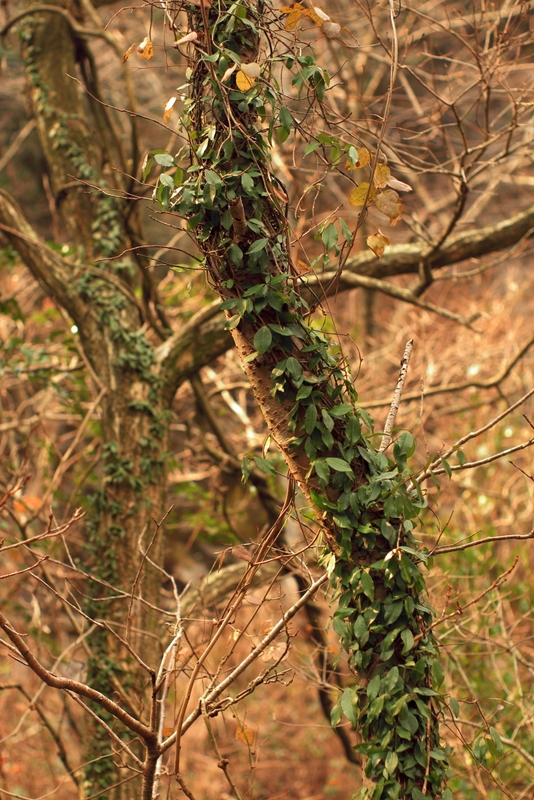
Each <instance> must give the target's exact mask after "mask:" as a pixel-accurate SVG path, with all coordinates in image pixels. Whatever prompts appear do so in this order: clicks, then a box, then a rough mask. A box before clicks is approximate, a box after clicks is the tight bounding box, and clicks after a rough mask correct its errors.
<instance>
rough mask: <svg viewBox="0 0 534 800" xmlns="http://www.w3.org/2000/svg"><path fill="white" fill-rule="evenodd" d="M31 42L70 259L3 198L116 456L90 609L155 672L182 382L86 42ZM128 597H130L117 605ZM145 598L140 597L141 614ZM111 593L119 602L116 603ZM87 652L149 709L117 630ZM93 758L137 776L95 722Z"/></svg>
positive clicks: (34, 25) (27, 45) (47, 14)
mask: <svg viewBox="0 0 534 800" xmlns="http://www.w3.org/2000/svg"><path fill="white" fill-rule="evenodd" d="M20 36H21V39H22V51H23V57H24V65H25V69H26V78H27V86H28V92H29V97H30V99H31V104H32V111H33V115H34V118H35V120H36V122H37V129H38V132H39V137H40V142H41V146H42V150H43V153H44V155H45V158H46V161H47V165H48V173H49V177H50V186H51V190H52V193H53V199H54V203H55V206H56V209H57V211H58V213H59V215H60V218H61V220H62V222H63V224H64V227H65V230H66V232H67V237H68V241H69V243H70V245H71V251H70V252H71V255H69V256H68V257H66V258H61V257H60V256H58V255H57V254H56V253H54V252H53V251H52V250H50V249H49V248H48V247H47V245H46V244H45V243H44V242H43V241H42V240H40V239H38V238H37V236H36V234H35V232H34V231H33V230H32V229H31V227H30V226H29V225H28V224H27V223H26V222H25V220H24V218H23V216H22V212H21V211H20V209H19V208H18V207H17V206H16V204H15V203H13V202H12V201H11V199H10V198H9V196H8V195H7V194H5V193H2V197H1V198H0V221H1V222H2V223H3V225H4V228H3V230H4V232H5V234H6V235H7V237H8V239H9V240H10V241H11V243H12V245H13V247H14V248H15V249H16V250H17V251H18V253H19V255H20V256H21V258H22V260H23V261H24V263H25V264H26V265H27V266H28V268H29V269H30V270H31V271H32V273H33V274H34V276H35V277H36V278H37V279H38V280H39V281H40V282H41V283H42V284H43V285H44V286H45V288H46V289H47V291H48V292H49V293H50V295H51V296H52V297H53V298H55V300H56V301H57V302H58V303H59V304H60V305H61V306H62V307H63V308H64V309H65V310H66V311H67V312H68V314H69V316H70V317H71V319H72V321H73V322H74V324H75V326H76V329H77V334H76V335H77V336H78V337H79V342H80V345H81V349H82V351H83V353H84V355H85V358H86V360H87V362H88V365H89V369H90V371H91V374H92V382H93V385H94V386H95V390H96V392H98V393H99V397H100V407H101V422H100V428H101V430H100V435H101V440H102V455H103V458H102V462H101V465H102V467H101V470H100V485H99V487H98V490H97V491H96V493H95V494H94V495H93V496H92V497H91V498H89V502H88V508H89V515H88V523H87V542H86V554H85V556H84V558H83V559H82V564H83V566H85V567H86V568H87V570H88V571H90V572H91V574H92V575H93V576H94V577H95V578H96V579H97V580H98V581H104V582H105V583H98V582H97V581H95V582H93V584H92V585H90V594H91V595H93V596H94V597H95V598H98V600H93V601H90V602H89V604H88V606H87V608H86V611H87V612H88V613H89V614H90V616H92V617H94V618H95V619H100V620H104V622H105V623H106V624H108V625H110V626H111V627H112V628H113V629H114V630H116V631H117V633H118V634H119V635H120V636H121V637H123V638H125V637H126V638H127V639H128V642H129V644H130V645H131V647H132V649H133V650H134V651H135V652H136V653H138V654H139V656H140V657H141V658H142V659H143V660H144V661H145V662H146V663H147V664H148V665H150V666H151V667H155V666H157V663H158V658H159V653H158V648H154V638H153V637H154V634H155V633H159V631H160V626H159V621H158V619H157V615H155V614H154V612H153V611H152V610H151V609H150V605H149V604H151V605H152V606H154V605H157V604H158V600H159V596H160V586H161V574H160V573H159V572H158V570H157V569H155V568H154V567H152V566H151V564H150V563H149V561H148V560H146V559H144V554H145V553H146V551H147V549H148V547H149V543H150V541H151V538H152V535H153V533H154V519H158V518H159V519H160V518H161V517H162V516H163V514H164V513H165V510H166V507H165V498H166V488H167V476H166V453H167V441H168V423H169V416H170V404H171V402H172V397H173V394H174V386H175V383H174V381H175V374H174V373H169V371H167V373H164V370H163V369H162V364H161V360H160V361H158V359H157V357H156V350H155V348H154V346H153V345H152V344H151V343H150V341H149V339H148V338H147V335H146V332H145V330H144V329H143V328H142V326H143V323H144V322H146V321H147V313H146V306H145V307H144V306H143V303H142V301H141V300H140V299H138V297H139V296H140V295H138V296H136V294H135V287H136V285H137V284H138V283H141V284H143V277H141V278H139V277H138V275H139V270H138V266H139V265H136V263H135V262H133V261H132V260H131V259H130V258H118V256H119V255H120V253H121V252H122V251H123V250H124V249H126V248H127V247H128V246H129V245H131V243H132V242H131V237H130V229H129V225H128V224H127V219H128V214H127V213H126V211H127V208H126V204H125V202H124V201H121V200H117V199H116V198H115V197H113V196H112V195H113V193H114V192H111V193H107V191H108V189H110V188H111V189H113V190H117V189H124V188H125V187H124V186H121V185H120V184H119V183H118V182H117V179H115V178H113V173H112V171H111V165H112V164H113V165H114V166H119V165H120V163H121V156H120V146H119V144H118V140H117V138H116V135H115V133H114V129H113V125H112V121H111V119H110V117H109V116H108V113H107V112H106V110H105V108H104V106H102V105H101V104H99V103H98V102H90V101H88V100H87V97H85V96H84V94H83V91H82V90H81V88H80V86H79V85H78V83H77V82H76V80H74V78H75V77H76V76H77V75H79V74H81V75H82V77H83V78H84V82H85V84H86V85H87V86H88V87H89V88H94V86H93V85H92V84H95V82H96V81H97V77H96V73H94V71H93V70H94V66H93V62H92V58H91V55H90V52H89V50H88V49H87V42H86V40H85V39H84V38H82V37H80V36H78V35H77V34H76V32H75V30H73V26H72V24H71V23H70V22H69V21H68V20H67V18H66V16H65V15H64V14H61V13H56V12H54V11H53V10H46V11H42V12H37V13H35V14H34V15H32V16H28V17H26V18H24V19H23V20H22V22H21V27H20ZM116 174H119V173H118V172H117V173H116ZM90 187H98V188H90ZM102 257H104V258H112V260H111V261H107V262H104V266H102V264H100V265H99V266H96V265H95V263H94V262H95V259H97V258H102ZM149 555H150V560H151V561H152V562H154V563H155V564H162V560H163V540H162V533H161V532H160V533H159V535H158V537H157V538H156V539H155V541H154V542H153V543H152V545H151V547H150V554H149ZM141 567H142V569H140V568H141ZM121 591H122V592H124V593H125V595H124V597H123V599H116V598H117V594H118V592H121ZM132 591H133V592H134V594H135V596H136V598H140V599H139V600H137V599H136V600H135V602H133V604H132V606H131V610H130V611H129V606H130V601H129V594H130V593H131V592H132ZM107 595H109V596H110V597H114V598H115V599H114V600H106V599H105V598H106V596H107ZM143 600H144V601H147V602H146V603H143V602H142V601H143ZM88 644H89V648H90V656H89V660H88V674H87V681H88V683H89V684H90V685H91V686H92V687H93V688H96V689H98V690H99V691H101V692H103V693H104V694H106V695H107V696H110V697H111V696H113V697H116V698H119V702H120V703H121V704H122V705H123V707H125V708H126V709H128V710H131V711H132V712H133V713H134V714H139V713H140V711H141V709H142V708H145V711H144V712H143V713H144V714H145V716H146V715H147V714H148V707H149V704H147V703H146V698H145V699H143V696H144V692H145V689H146V686H147V682H148V675H147V674H146V672H145V671H144V670H142V669H141V668H140V667H139V665H138V664H137V663H136V661H135V660H134V659H133V658H131V657H130V656H129V655H128V653H127V651H126V649H125V648H124V647H122V646H120V645H119V644H118V642H117V640H116V639H115V638H114V637H112V636H110V635H109V634H107V633H106V632H105V631H100V632H96V633H95V635H93V636H92V637H91V638H90V639H89V641H88ZM94 711H95V713H96V712H98V713H100V714H101V716H102V717H103V719H104V721H107V722H110V720H111V717H109V718H106V717H105V714H103V712H101V711H99V710H98V709H97V708H96V707H95V708H94ZM84 761H85V762H86V763H87V764H88V766H87V767H86V770H85V778H84V781H83V786H84V794H85V795H87V796H89V795H94V794H95V793H96V792H99V791H102V790H105V789H106V787H107V786H110V785H112V784H115V783H120V782H121V779H122V778H124V772H121V771H120V770H117V768H116V766H115V765H114V761H115V762H116V761H117V756H115V755H114V754H113V753H112V750H111V747H110V741H109V738H108V736H107V734H106V733H105V731H104V730H103V729H102V727H101V726H99V725H98V724H96V723H95V722H94V721H91V722H90V723H89V726H88V730H87V732H86V749H85V753H84ZM137 784H138V781H136V780H134V781H133V782H131V783H127V784H126V785H124V786H120V787H119V788H118V789H117V790H115V791H114V792H113V793H111V794H113V796H114V797H124V798H131V797H134V796H136V795H137V794H138V793H139V791H138V790H139V786H138V785H137ZM111 794H110V795H109V796H111ZM102 796H104V795H102Z"/></svg>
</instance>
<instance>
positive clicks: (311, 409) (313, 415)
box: [304, 403, 317, 436]
mask: <svg viewBox="0 0 534 800" xmlns="http://www.w3.org/2000/svg"><path fill="white" fill-rule="evenodd" d="M316 422H317V408H316V406H314V405H313V403H312V405H310V406H308V408H307V409H306V413H305V414H304V430H305V431H306V433H307V434H308V436H311V434H312V433H313V431H314V429H315V423H316Z"/></svg>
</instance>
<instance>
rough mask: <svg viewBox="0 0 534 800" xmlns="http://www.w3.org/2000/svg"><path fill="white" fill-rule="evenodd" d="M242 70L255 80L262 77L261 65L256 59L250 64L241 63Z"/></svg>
mask: <svg viewBox="0 0 534 800" xmlns="http://www.w3.org/2000/svg"><path fill="white" fill-rule="evenodd" d="M241 72H244V73H245V75H246V76H247V78H254V80H256V78H259V77H260V74H261V66H260V65H259V64H257V63H256V62H255V61H252V62H251V63H250V64H241Z"/></svg>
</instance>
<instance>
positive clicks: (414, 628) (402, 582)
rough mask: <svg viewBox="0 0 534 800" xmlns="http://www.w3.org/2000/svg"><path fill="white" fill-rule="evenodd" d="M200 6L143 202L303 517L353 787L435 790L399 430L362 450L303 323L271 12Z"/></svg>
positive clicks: (436, 712) (349, 395) (426, 649)
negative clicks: (232, 349) (218, 326)
mask: <svg viewBox="0 0 534 800" xmlns="http://www.w3.org/2000/svg"><path fill="white" fill-rule="evenodd" d="M199 5H200V7H197V6H195V7H194V8H193V7H192V6H187V8H189V9H190V11H189V12H188V20H189V31H190V32H195V33H196V34H197V42H196V43H195V45H193V46H192V47H191V61H190V67H191V77H190V80H189V92H190V94H189V100H188V102H187V109H186V115H184V117H183V126H184V128H185V131H186V132H187V133H188V134H189V138H190V161H191V163H190V167H189V169H188V170H187V171H186V172H185V173H184V172H183V170H181V168H180V167H178V171H177V174H176V176H175V178H174V182H173V181H172V179H170V178H169V177H168V176H163V178H160V179H159V186H158V199H159V201H160V203H161V205H162V206H163V207H164V208H166V209H168V210H172V211H174V212H175V213H177V214H180V215H181V216H183V217H186V218H187V219H188V221H189V227H190V229H191V230H192V231H193V232H194V235H195V238H196V241H197V244H198V247H199V248H200V250H201V251H202V252H203V253H204V255H205V265H206V270H207V274H208V277H209V281H210V283H211V285H212V286H213V287H214V288H215V289H216V291H217V292H218V294H219V296H220V297H221V299H222V300H223V304H222V308H223V309H224V310H225V312H226V316H227V328H228V329H229V330H230V331H231V333H232V336H233V339H234V342H235V345H236V347H237V349H238V352H239V356H240V358H241V363H242V365H243V368H244V370H245V372H246V374H247V376H248V378H249V380H250V384H251V387H252V390H253V392H254V395H255V397H256V400H257V402H258V403H259V405H260V407H261V409H262V411H263V414H264V416H265V420H266V422H267V425H268V428H269V432H270V434H271V436H272V438H273V439H274V441H275V442H276V444H277V445H278V447H279V449H280V451H281V453H282V454H283V456H284V459H285V461H286V463H287V465H288V468H289V472H290V474H291V475H292V477H293V478H294V479H295V481H296V482H297V484H298V486H299V487H300V489H301V491H302V493H303V494H304V496H305V498H306V500H307V501H308V503H309V504H310V505H311V506H312V507H313V508H314V509H315V511H316V514H317V519H318V522H319V524H320V527H321V529H322V532H323V541H324V555H323V563H324V565H325V567H326V569H327V570H328V572H329V574H330V576H331V581H332V587H333V590H334V593H335V600H336V610H335V612H334V623H333V624H334V628H335V630H336V632H337V633H338V634H339V636H340V639H341V642H342V645H343V647H344V649H345V650H346V652H347V654H348V662H349V666H350V668H351V670H352V671H353V674H354V682H353V684H352V685H351V686H349V687H347V689H346V690H345V692H344V693H343V695H342V696H341V697H340V701H339V703H338V705H337V706H336V708H335V710H334V719H333V723H334V724H336V723H339V722H340V720H341V716H342V713H343V714H344V715H345V716H346V717H347V718H348V719H349V720H350V721H351V722H352V723H353V725H354V726H355V727H356V728H358V730H359V731H360V734H361V737H362V739H363V743H362V744H361V745H359V746H358V749H359V750H360V752H362V753H363V754H364V755H365V756H366V775H367V778H368V781H369V782H368V784H367V785H366V786H364V787H362V789H361V792H362V796H372V797H373V798H375V800H382V799H384V800H385V798H413V800H421V798H423V797H441V796H442V795H443V793H444V791H445V792H446V794H445V795H443V796H448V795H449V794H450V793H449V791H448V790H445V789H444V787H445V779H446V773H447V753H446V748H444V747H443V746H442V744H441V742H440V733H439V718H440V699H439V695H438V691H437V690H438V688H439V684H440V682H441V669H440V666H439V662H438V660H437V659H438V653H437V647H436V642H435V639H434V637H433V634H432V631H431V630H429V629H430V626H431V625H432V612H431V609H430V607H429V606H428V604H427V600H426V595H425V581H424V577H423V574H422V571H421V566H422V564H423V562H424V560H425V555H424V553H423V552H420V551H419V549H418V546H417V544H416V542H415V540H414V538H413V536H412V530H413V527H414V523H413V521H412V520H413V519H414V518H415V517H417V515H418V513H419V510H420V508H421V507H422V506H423V505H424V499H423V496H422V494H421V492H420V490H419V489H418V487H417V486H415V487H413V488H408V486H409V482H410V477H411V476H410V471H409V469H408V468H407V458H408V457H409V456H410V455H411V454H412V452H413V447H414V445H413V439H412V437H411V435H410V434H403V435H401V436H400V437H399V438H398V440H397V442H396V443H395V446H394V448H393V456H392V458H388V457H387V456H386V455H385V454H384V453H381V452H379V451H377V449H376V448H375V446H374V443H375V442H377V441H378V442H379V441H380V438H379V437H378V438H377V437H376V436H375V435H373V422H372V420H371V418H370V417H369V415H368V414H367V413H365V412H364V411H363V410H362V409H359V408H358V407H357V399H358V398H357V393H356V391H355V388H354V386H353V382H352V377H351V375H350V371H349V369H348V367H347V365H346V363H345V361H344V359H343V356H342V354H339V348H338V347H337V340H336V339H333V340H332V338H331V337H328V336H325V335H323V334H322V333H320V332H319V331H318V330H317V329H316V327H314V326H313V325H312V324H311V317H310V313H311V311H310V308H309V306H308V304H307V302H306V299H305V298H304V296H303V295H302V294H301V292H300V286H299V279H298V275H297V273H296V271H295V269H294V266H293V264H292V262H291V255H290V249H289V227H288V219H287V215H286V207H285V193H284V190H283V187H281V186H280V184H279V182H278V179H277V178H276V176H275V174H274V173H273V170H272V168H271V164H270V158H269V149H270V147H271V146H272V144H273V143H274V141H275V137H276V136H277V134H278V135H279V137H280V140H283V139H285V138H287V136H288V135H289V134H290V130H291V127H292V125H293V121H292V118H291V114H290V112H289V111H288V109H287V106H286V103H285V101H284V98H283V96H282V95H281V94H280V92H279V90H278V88H277V86H278V84H277V83H276V81H275V80H274V79H273V70H274V68H275V67H276V66H277V55H276V45H273V37H274V28H275V23H274V22H272V20H273V19H276V17H274V16H273V14H274V10H273V9H272V8H271V7H270V5H269V4H267V3H264V2H262V0H250V1H249V2H247V3H242V4H240V5H239V12H238V11H237V10H236V6H235V5H232V4H231V3H230V2H225V0H217V2H214V3H212V4H211V6H210V4H208V3H205V4H204V5H202V2H201V3H200V4H199ZM266 41H268V42H269V44H270V47H265V48H264V47H263V45H264V43H265V42H266ZM310 58H311V57H310V56H309V55H306V59H307V61H306V69H308V72H307V73H306V74H305V72H304V69H305V68H304V64H303V59H301V60H300V61H299V60H298V59H296V58H295V57H293V56H292V55H288V54H287V53H286V67H287V68H288V69H290V68H292V67H294V69H295V70H296V72H297V75H298V80H299V81H300V83H302V84H303V85H304V86H305V87H306V89H307V91H308V93H309V95H314V94H315V96H316V97H317V95H318V92H319V90H318V89H317V86H318V84H317V81H316V80H314V81H312V80H311V79H309V78H308V77H306V75H308V76H309V75H310V74H311V73H310V71H309V67H310V64H311V62H310ZM315 74H317V73H315ZM294 85H295V80H294ZM297 85H298V84H297ZM176 187H177V188H176ZM354 788H355V789H357V788H358V787H354Z"/></svg>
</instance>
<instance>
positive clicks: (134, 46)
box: [122, 42, 137, 64]
mask: <svg viewBox="0 0 534 800" xmlns="http://www.w3.org/2000/svg"><path fill="white" fill-rule="evenodd" d="M136 47H137V42H134V43H133V44H131V45H130V46H129V48H128V50H127V51H126V52H125V54H124V55H123V57H122V63H123V64H125V63H126V62H127V61H128V59H129V58H130V56H131V55H132V53H133V51H134V49H135V48H136Z"/></svg>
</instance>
